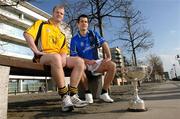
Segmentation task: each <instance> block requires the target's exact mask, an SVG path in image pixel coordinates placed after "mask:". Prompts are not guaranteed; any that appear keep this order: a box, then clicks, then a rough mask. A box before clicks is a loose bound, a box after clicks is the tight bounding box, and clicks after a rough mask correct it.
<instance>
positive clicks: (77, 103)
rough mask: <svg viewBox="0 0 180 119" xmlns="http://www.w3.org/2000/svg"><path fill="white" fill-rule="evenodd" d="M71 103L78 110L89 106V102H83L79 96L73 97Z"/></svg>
mask: <svg viewBox="0 0 180 119" xmlns="http://www.w3.org/2000/svg"><path fill="white" fill-rule="evenodd" d="M71 101H72V103H73V105H74V107H76V108H81V107H85V106H87V105H88V102H87V101H82V100H81V99H79V96H78V95H77V94H76V95H73V96H72V97H71Z"/></svg>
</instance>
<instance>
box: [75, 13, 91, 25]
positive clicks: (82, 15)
mask: <svg viewBox="0 0 180 119" xmlns="http://www.w3.org/2000/svg"><path fill="white" fill-rule="evenodd" d="M81 18H87V19H88V22H89V18H88V16H87V15H85V14H81V15H80V16H79V17H78V18H77V23H79V21H80V19H81Z"/></svg>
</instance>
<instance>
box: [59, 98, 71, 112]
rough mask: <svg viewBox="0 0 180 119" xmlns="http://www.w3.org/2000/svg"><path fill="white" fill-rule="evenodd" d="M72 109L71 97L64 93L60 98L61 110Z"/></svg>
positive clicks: (68, 110)
mask: <svg viewBox="0 0 180 119" xmlns="http://www.w3.org/2000/svg"><path fill="white" fill-rule="evenodd" d="M72 110H74V106H73V103H72V102H71V98H70V96H69V95H64V96H63V99H62V111H63V112H70V111H72Z"/></svg>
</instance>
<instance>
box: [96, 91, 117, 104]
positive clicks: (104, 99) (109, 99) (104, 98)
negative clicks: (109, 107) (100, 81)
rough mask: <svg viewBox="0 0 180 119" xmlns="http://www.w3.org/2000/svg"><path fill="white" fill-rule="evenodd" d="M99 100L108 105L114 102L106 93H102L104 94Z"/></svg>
mask: <svg viewBox="0 0 180 119" xmlns="http://www.w3.org/2000/svg"><path fill="white" fill-rule="evenodd" d="M99 98H100V99H101V100H103V101H105V102H110V103H112V102H114V100H113V99H112V98H111V97H110V96H109V94H108V93H104V94H102V95H100V97H99Z"/></svg>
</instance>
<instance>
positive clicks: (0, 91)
mask: <svg viewBox="0 0 180 119" xmlns="http://www.w3.org/2000/svg"><path fill="white" fill-rule="evenodd" d="M9 72H10V68H9V67H5V66H0V82H1V83H0V118H1V119H7V107H8V106H7V105H8V83H9Z"/></svg>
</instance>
